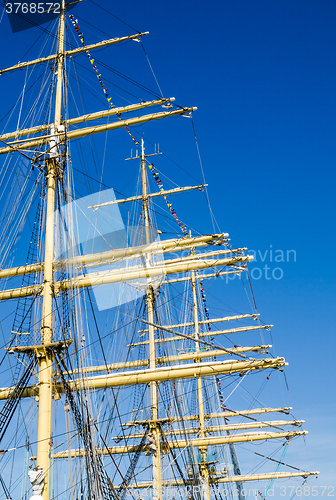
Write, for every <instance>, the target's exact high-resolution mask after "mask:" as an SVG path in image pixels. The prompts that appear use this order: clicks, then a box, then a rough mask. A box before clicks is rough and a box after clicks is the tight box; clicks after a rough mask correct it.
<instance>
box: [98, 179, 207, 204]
mask: <svg viewBox="0 0 336 500" xmlns="http://www.w3.org/2000/svg"><path fill="white" fill-rule="evenodd" d="M206 186H207V184H200V185H199V186H185V187H179V188H174V189H168V190H167V191H159V192H157V193H150V194H147V195H146V197H147V198H156V197H157V196H165V195H166V194H176V193H183V192H184V191H190V190H192V189H199V190H202V189H203V188H204V187H206ZM137 200H143V196H142V195H139V196H131V197H130V198H124V199H122V200H114V201H107V202H106V203H101V204H100V205H92V206H91V207H88V208H93V209H97V208H101V207H107V206H109V205H119V204H120V203H128V202H130V201H137Z"/></svg>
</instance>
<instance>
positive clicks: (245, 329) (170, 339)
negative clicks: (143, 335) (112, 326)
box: [129, 321, 273, 347]
mask: <svg viewBox="0 0 336 500" xmlns="http://www.w3.org/2000/svg"><path fill="white" fill-rule="evenodd" d="M205 323H209V322H208V321H206V322H205ZM272 327H273V325H258V326H242V327H239V328H230V329H229V330H211V332H202V333H200V334H199V336H200V337H209V335H211V337H213V336H214V335H229V334H230V333H241V332H249V331H251V330H260V329H261V330H269V329H270V328H272ZM162 329H163V330H165V329H166V328H164V327H163V328H162ZM172 333H173V332H172ZM175 333H176V335H179V334H178V332H175ZM179 339H180V337H177V336H175V337H165V338H162V339H155V342H156V343H161V342H174V341H175V340H179ZM146 344H148V340H144V341H143V342H135V343H134V344H129V347H136V346H139V345H146Z"/></svg>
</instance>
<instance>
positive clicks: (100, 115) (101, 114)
mask: <svg viewBox="0 0 336 500" xmlns="http://www.w3.org/2000/svg"><path fill="white" fill-rule="evenodd" d="M174 100H175V98H174V97H168V98H164V97H163V98H162V99H156V100H154V101H144V102H140V103H138V104H130V105H128V106H121V107H119V108H112V109H106V110H104V111H97V112H96V113H88V114H86V115H83V116H77V117H76V118H69V119H68V120H66V121H65V122H64V124H65V125H66V127H69V126H70V125H75V124H77V123H83V122H87V121H90V120H97V119H99V118H106V117H108V116H112V115H118V114H122V113H129V112H131V111H137V110H138V109H143V108H147V107H149V106H157V105H161V104H164V103H166V102H171V101H174ZM46 130H50V125H37V126H36V127H31V128H25V129H22V130H16V131H15V132H9V133H8V134H4V135H1V136H0V141H7V140H8V139H12V138H16V137H22V136H24V135H32V134H37V133H38V132H45V131H46ZM11 144H16V141H14V142H13V143H11Z"/></svg>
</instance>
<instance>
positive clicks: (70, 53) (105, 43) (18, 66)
mask: <svg viewBox="0 0 336 500" xmlns="http://www.w3.org/2000/svg"><path fill="white" fill-rule="evenodd" d="M148 34H149V32H148V31H145V32H144V33H137V34H136V35H129V36H123V37H119V38H110V39H109V40H103V41H102V42H98V43H94V44H91V45H85V47H79V48H77V49H71V50H66V51H64V53H63V56H73V55H77V54H80V53H81V52H85V51H87V50H88V51H90V50H94V49H99V48H102V47H108V46H109V45H113V44H115V43H120V42H125V41H126V40H132V39H134V38H139V37H142V36H144V35H148ZM58 56H59V54H52V55H50V56H47V57H40V58H39V59H34V60H33V61H27V62H22V63H18V64H15V66H11V67H10V68H4V69H0V75H3V74H4V73H8V72H9V71H15V70H17V69H22V68H27V67H29V66H35V65H36V64H42V63H44V62H48V61H53V60H54V59H57V57H58Z"/></svg>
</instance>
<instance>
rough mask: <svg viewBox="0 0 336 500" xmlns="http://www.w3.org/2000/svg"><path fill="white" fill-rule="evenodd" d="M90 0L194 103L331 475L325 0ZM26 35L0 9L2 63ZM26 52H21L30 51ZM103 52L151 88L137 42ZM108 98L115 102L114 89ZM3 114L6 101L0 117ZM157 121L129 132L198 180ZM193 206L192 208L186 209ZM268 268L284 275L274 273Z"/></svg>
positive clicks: (268, 316) (175, 131) (89, 30)
mask: <svg viewBox="0 0 336 500" xmlns="http://www.w3.org/2000/svg"><path fill="white" fill-rule="evenodd" d="M98 3H99V4H100V5H101V6H102V7H104V8H105V9H110V8H112V9H113V13H114V14H115V16H117V17H119V18H120V19H122V20H123V21H125V22H126V23H128V24H129V25H130V26H132V27H134V28H135V29H137V30H140V31H147V30H148V31H149V32H150V34H149V35H148V36H147V37H145V38H144V47H145V49H146V52H147V55H148V58H149V60H150V63H151V65H152V67H153V69H154V72H155V75H156V78H157V80H158V82H159V84H160V87H161V89H162V92H163V94H164V95H165V96H175V97H176V102H177V103H178V104H181V105H186V106H197V107H198V110H197V112H195V113H194V125H195V129H196V133H197V139H198V144H199V148H200V153H201V158H202V164H203V168H204V174H205V179H206V182H207V183H208V184H209V187H208V193H209V197H210V202H211V207H212V210H213V212H214V214H215V217H216V220H217V222H218V225H219V227H220V229H221V230H222V231H225V232H229V233H230V237H231V243H232V244H233V245H234V246H237V247H240V246H246V247H248V248H250V249H252V250H254V251H255V252H256V255H257V261H256V262H255V263H254V264H253V265H251V269H253V268H260V269H261V273H262V276H261V278H260V279H254V280H252V282H253V289H254V294H255V298H256V303H257V306H258V310H259V312H260V313H261V314H262V319H263V320H264V321H265V322H266V323H271V324H274V325H275V327H274V329H273V340H274V345H275V348H276V353H277V354H279V355H283V356H285V358H286V360H287V361H288V362H289V366H288V368H287V372H286V373H287V379H288V383H289V387H290V394H291V399H292V405H293V406H294V409H295V415H296V416H297V417H298V418H302V419H305V420H306V424H305V429H307V430H308V431H309V435H308V437H307V449H308V452H309V455H310V460H311V468H312V469H313V470H320V471H321V476H320V478H319V479H318V481H317V482H316V483H315V484H318V485H323V486H335V484H336V483H335V473H334V471H335V465H336V464H335V457H334V455H335V454H334V449H335V424H336V419H335V416H334V415H335V410H336V405H335V389H334V381H335V362H334V353H335V347H336V345H335V298H336V297H335V295H336V294H335V267H334V265H333V262H329V261H328V260H325V258H324V256H325V255H326V254H328V255H329V256H330V254H331V253H332V252H333V250H334V248H335V244H336V241H335V223H334V220H335V202H334V199H335V180H336V178H335V177H336V176H335V156H336V155H335V153H336V147H335V132H336V121H335V116H336V93H335V83H336V62H335V48H336V32H335V20H336V4H335V2H334V1H331V0H323V1H321V2H316V1H311V0H304V1H303V0H301V1H300V0H292V1H279V2H271V1H269V0H267V1H266V0H265V1H260V0H253V1H246V0H245V1H242V0H234V1H233V0H231V1H227V0H225V1H223V2H214V1H208V2H201V1H199V0H198V1H194V2H187V1H182V2H181V1H179V2H178V1H176V0H172V1H171V2H169V3H164V2H157V1H156V2H154V1H153V0H147V1H146V2H142V3H139V2H136V1H135V0H129V1H128V2H114V3H113V6H112V4H111V2H108V1H107V0H100V1H98ZM74 13H75V14H76V15H78V16H81V17H83V18H84V19H86V20H90V23H91V25H93V26H95V27H96V28H98V29H100V30H102V31H103V32H104V33H106V34H108V35H109V36H120V35H125V34H131V33H133V30H132V29H131V28H129V27H127V26H125V25H123V24H122V23H121V22H119V21H118V20H117V19H115V18H113V17H111V16H109V15H108V14H107V13H104V11H103V10H101V9H99V8H96V6H95V5H94V4H93V3H92V2H91V1H89V0H86V1H85V2H83V4H81V5H79V6H78V7H76V9H75V10H74ZM93 26H90V25H88V24H85V23H84V22H83V23H82V28H83V29H84V28H85V33H86V40H87V43H91V42H92V43H94V42H95V41H96V40H97V34H98V32H97V30H95V29H94V28H93ZM38 35H40V31H38V30H37V29H32V30H29V31H27V32H21V33H18V34H15V35H13V34H12V33H11V31H10V28H9V24H8V21H7V19H6V18H5V17H3V18H2V22H1V24H0V42H1V46H2V47H10V50H5V51H4V50H3V51H2V64H1V66H2V67H5V66H7V65H12V64H15V63H16V62H17V61H18V60H21V59H22V57H23V55H24V54H25V52H26V48H27V47H28V46H29V45H30V44H31V43H32V42H33V40H34V39H35V38H36V37H37V36H38ZM102 36H103V38H104V37H105V38H107V36H105V35H104V34H103V35H102ZM34 50H35V49H34V48H33V49H32V51H31V53H30V54H29V56H34V57H35V56H36V54H35V53H34ZM107 50H108V54H109V57H110V63H111V65H112V66H114V67H116V68H117V69H118V70H119V71H122V72H124V73H126V74H128V75H131V76H132V78H135V79H137V80H138V81H140V82H141V83H144V84H146V85H147V86H148V87H150V88H151V89H153V90H155V91H157V87H156V84H155V81H154V79H153V76H152V74H151V71H150V68H149V67H148V63H147V61H146V58H145V56H144V53H143V51H142V49H141V47H140V46H139V45H137V44H133V46H131V47H130V45H127V46H123V47H121V48H120V50H119V49H113V50H112V48H110V49H107ZM124 56H127V58H126V57H124ZM27 57H28V56H27ZM27 57H26V58H23V59H27ZM97 57H100V56H98V55H97ZM128 57H130V58H131V60H129V59H128ZM83 64H85V61H84V62H83ZM21 77H22V75H21ZM109 77H110V74H109ZM115 81H116V82H117V80H115ZM117 83H118V84H119V83H120V82H119V81H118V82H117ZM8 85H10V86H11V85H12V80H11V79H10V78H9V77H7V76H5V75H4V76H2V77H1V79H0V89H1V93H2V95H4V93H6V95H7V92H11V91H12V90H13V89H10V90H7V89H8ZM15 85H16V84H15V83H13V87H15ZM14 90H15V89H14ZM114 99H115V102H116V104H118V105H121V104H123V102H124V101H123V99H122V98H120V100H119V95H118V91H117V90H116V91H115V94H114ZM6 111H7V104H6V103H5V104H3V105H2V110H1V113H2V115H3V114H4V112H6ZM157 128H158V130H157V129H156V128H154V127H153V125H152V124H151V125H149V126H148V127H145V126H144V127H142V128H141V130H135V132H134V133H139V132H141V131H142V132H143V133H144V137H145V139H147V140H148V141H151V142H155V143H157V142H159V143H160V148H161V149H162V150H163V151H164V152H165V153H166V154H167V155H168V156H169V157H170V158H172V159H174V161H175V162H176V163H177V164H178V165H179V166H177V165H176V163H173V162H170V163H169V162H168V163H167V171H166V173H167V176H168V177H169V178H171V179H173V180H174V181H175V182H177V183H179V184H191V183H193V182H196V181H197V182H198V181H200V182H202V173H201V169H200V165H199V161H198V156H197V151H196V147H195V141H194V137H193V130H192V126H191V123H190V120H187V119H183V118H180V119H174V120H172V122H171V123H170V124H169V123H168V124H166V123H165V124H164V125H161V124H160V126H159V127H157ZM125 137H126V135H125ZM118 138H119V139H120V141H121V142H122V144H125V147H127V148H128V149H127V151H126V152H125V151H123V152H122V153H119V154H120V158H124V157H125V156H127V155H129V153H130V149H131V147H132V145H130V143H129V142H127V140H128V137H126V138H125V140H124V138H123V137H122V136H121V135H120V134H119V135H118ZM119 139H118V140H119ZM126 144H127V146H126ZM114 146H115V143H113V142H112V144H110V145H109V146H108V153H111V154H112V152H113V150H114ZM133 148H134V146H133ZM148 149H149V146H148ZM133 153H134V152H133ZM181 167H182V168H181ZM130 168H131V167H130ZM168 170H169V172H168ZM185 171H188V172H190V173H191V175H189V176H188V175H187V174H186V173H185ZM107 174H108V176H109V185H111V187H113V188H114V187H115V185H114V184H116V185H117V187H118V188H119V189H120V191H122V192H123V190H124V192H126V191H127V192H128V186H127V185H126V184H125V183H124V182H123V181H122V177H121V174H123V168H121V167H118V168H117V169H116V171H114V173H113V179H112V176H111V174H110V172H109V171H107ZM184 200H188V202H187V204H186V202H185V201H180V200H179V201H176V208H177V209H178V211H179V213H181V211H183V215H182V214H181V217H182V218H183V219H184V221H185V222H187V223H189V224H190V225H191V226H192V227H195V228H197V229H198V230H199V231H203V232H210V231H212V227H211V219H210V216H209V211H208V209H207V204H206V202H205V199H204V198H203V197H202V198H200V199H199V198H197V197H195V196H192V195H190V196H189V197H187V198H185V199H184ZM195 206H197V208H198V210H199V213H200V214H201V215H200V216H198V218H197V219H196V220H195V217H194V211H195ZM271 248H272V250H273V252H275V251H276V250H279V251H282V252H284V255H285V260H286V252H287V250H294V251H295V261H294V258H293V255H294V253H293V252H292V253H291V254H290V256H289V262H286V261H285V262H281V263H276V262H275V261H274V260H273V259H272V261H271V258H270V250H271ZM266 251H267V253H266V255H265V252H266ZM274 255H275V253H273V256H274ZM277 255H280V254H279V253H278V254H277ZM261 257H262V258H263V259H264V262H262V258H261ZM265 265H267V266H269V268H270V271H269V275H268V276H271V279H266V275H265V271H264V269H263V268H264V266H265ZM276 267H280V268H281V271H282V274H283V277H282V279H275V278H274V277H272V272H273V271H274V268H276ZM277 272H278V273H280V271H275V276H279V275H280V274H276V273H277ZM259 274H260V273H258V271H254V276H259ZM298 461H299V460H298Z"/></svg>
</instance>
